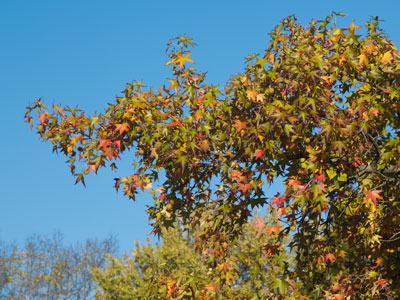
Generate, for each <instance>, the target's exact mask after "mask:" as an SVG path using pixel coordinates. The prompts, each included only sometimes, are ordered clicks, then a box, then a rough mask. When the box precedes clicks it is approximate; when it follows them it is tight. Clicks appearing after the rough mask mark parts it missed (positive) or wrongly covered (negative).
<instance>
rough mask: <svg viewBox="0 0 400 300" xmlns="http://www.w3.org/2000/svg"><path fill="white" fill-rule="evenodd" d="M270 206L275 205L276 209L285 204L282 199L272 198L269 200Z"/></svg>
mask: <svg viewBox="0 0 400 300" xmlns="http://www.w3.org/2000/svg"><path fill="white" fill-rule="evenodd" d="M271 200H272V204H275V205H276V206H277V207H280V206H281V204H282V203H286V201H285V198H284V197H274V198H271Z"/></svg>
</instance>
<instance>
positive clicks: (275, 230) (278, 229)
mask: <svg viewBox="0 0 400 300" xmlns="http://www.w3.org/2000/svg"><path fill="white" fill-rule="evenodd" d="M281 230H282V226H281V225H276V226H272V227H270V228H268V229H267V231H268V236H270V235H271V234H272V233H278V234H279V233H280V232H281Z"/></svg>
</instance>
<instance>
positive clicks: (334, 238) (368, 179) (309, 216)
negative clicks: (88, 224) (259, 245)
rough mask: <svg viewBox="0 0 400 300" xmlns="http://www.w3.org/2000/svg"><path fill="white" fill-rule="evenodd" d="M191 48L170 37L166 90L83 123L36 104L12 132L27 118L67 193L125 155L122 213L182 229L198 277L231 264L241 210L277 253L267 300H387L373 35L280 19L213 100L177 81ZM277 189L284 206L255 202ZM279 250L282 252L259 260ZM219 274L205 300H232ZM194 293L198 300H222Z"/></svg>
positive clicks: (193, 81)
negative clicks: (259, 212)
mask: <svg viewBox="0 0 400 300" xmlns="http://www.w3.org/2000/svg"><path fill="white" fill-rule="evenodd" d="M361 32H365V34H364V35H362V34H361ZM191 46H194V43H193V42H192V40H191V39H189V38H188V37H186V36H182V37H179V38H177V39H173V40H171V41H170V42H169V43H168V48H167V55H168V57H169V60H168V62H167V65H168V66H169V67H170V68H171V78H167V84H166V85H165V86H162V87H160V88H159V89H157V90H153V89H147V88H146V87H145V86H144V85H143V84H142V83H141V82H134V83H131V84H127V86H126V89H125V91H124V92H123V95H121V96H119V97H117V99H116V102H115V103H114V104H110V105H109V106H108V107H107V109H106V110H105V112H104V113H102V114H95V115H93V116H88V115H86V114H85V113H84V112H82V111H80V110H78V109H77V108H68V107H62V106H58V105H54V106H53V108H52V110H47V109H46V107H45V106H44V104H43V101H42V100H40V99H39V100H36V101H35V102H34V103H33V104H32V105H31V106H30V107H28V108H27V113H26V120H27V122H28V123H30V124H31V125H32V122H33V117H32V112H35V113H37V114H38V121H37V122H36V123H37V125H36V128H37V131H38V133H39V134H40V136H41V138H42V139H43V140H48V141H50V142H51V143H52V144H53V150H55V151H58V152H61V153H63V154H64V155H66V156H67V157H68V164H69V167H70V169H71V171H72V173H73V174H74V176H75V177H76V182H82V183H84V178H85V176H86V175H87V174H88V173H89V172H94V173H97V172H98V170H99V169H100V168H101V167H111V168H112V169H114V168H116V162H117V161H118V159H119V158H120V154H121V153H123V152H124V151H127V150H130V149H132V150H133V151H134V152H135V153H136V159H135V161H134V166H135V169H134V170H133V171H132V174H130V175H129V176H126V177H121V178H117V179H116V180H115V187H116V188H117V189H118V188H121V189H122V190H123V193H124V194H125V195H126V196H128V197H130V198H132V199H134V198H135V194H136V193H138V192H141V191H144V190H150V193H151V194H152V195H153V196H154V203H153V205H152V206H151V207H149V208H148V210H147V212H148V214H149V217H150V219H151V221H152V225H153V228H154V229H153V232H154V233H156V234H159V233H161V230H162V228H164V227H168V226H171V225H173V224H174V222H176V221H177V220H181V221H182V222H183V224H186V225H187V226H189V227H193V228H194V227H196V226H198V227H199V234H198V237H197V244H196V247H197V248H198V249H199V251H204V249H212V250H214V252H215V253H219V255H215V256H214V262H210V267H211V268H216V267H217V266H219V265H221V264H223V263H224V262H225V259H226V258H227V257H229V252H230V251H233V249H235V244H236V240H237V237H239V236H240V234H241V232H242V228H243V226H244V224H246V223H247V222H248V221H249V218H250V216H251V215H252V210H253V209H254V208H256V207H264V208H268V209H269V210H271V212H272V213H274V214H276V215H277V216H278V217H279V219H280V221H279V224H275V225H274V226H265V225H264V224H262V223H259V227H260V234H267V235H269V236H273V237H274V238H275V240H274V243H272V244H270V245H264V249H265V255H271V257H274V255H275V256H279V255H281V254H282V251H289V250H290V249H292V253H293V255H294V257H295V262H296V263H295V266H294V267H289V265H288V264H285V262H284V261H283V262H282V264H281V268H282V270H283V272H282V273H281V275H280V277H279V278H276V279H277V280H276V281H275V282H276V286H275V287H274V289H273V291H274V295H272V296H271V299H272V298H273V297H275V298H276V297H277V298H278V299H367V298H368V299H398V297H400V295H399V294H400V256H399V253H400V252H399V250H400V229H399V228H400V214H399V213H400V206H399V198H400V184H399V174H400V155H399V154H400V137H399V130H400V115H399V113H400V106H399V105H400V104H399V103H400V102H399V101H400V64H399V61H400V55H399V52H398V50H397V49H396V47H395V46H394V44H393V43H392V42H391V41H390V40H389V39H388V38H387V37H386V35H385V34H384V32H383V31H382V30H381V29H380V27H379V20H378V19H371V20H370V21H369V22H368V23H367V24H366V25H365V27H363V28H361V27H360V26H356V25H355V23H354V22H353V23H351V24H350V25H349V26H348V27H346V28H338V27H337V26H336V24H335V23H334V22H333V21H332V16H328V17H327V18H326V19H324V20H322V21H314V20H313V21H311V22H310V24H309V25H307V26H303V25H302V24H301V23H299V22H297V20H296V19H295V17H288V18H285V19H284V20H283V21H282V22H281V23H280V24H279V25H278V26H277V27H276V28H275V29H274V30H273V31H272V32H271V34H270V42H269V44H268V45H267V49H266V51H265V53H264V54H263V55H261V56H258V55H251V56H249V57H247V58H246V62H247V66H246V69H245V71H244V72H243V73H241V74H238V75H236V76H233V77H232V78H230V79H229V80H228V81H227V83H226V85H225V86H224V87H220V86H215V85H209V84H206V82H205V76H206V74H205V73H202V72H199V71H196V70H195V69H194V68H193V66H194V64H193V63H194V62H193V60H192V59H193V57H194V55H192V56H191V52H190V50H189V48H190V47H191ZM189 57H190V58H189ZM160 174H162V175H160ZM279 177H281V178H283V179H284V185H285V188H284V191H282V193H281V194H279V195H274V196H273V197H270V196H269V195H268V186H269V184H273V183H274V181H276V179H277V178H279ZM288 236H289V237H290V238H291V242H290V244H289V245H288V249H287V250H282V249H281V248H277V247H275V245H276V243H279V242H280V241H282V240H283V239H287V238H288ZM225 270H226V269H225V268H222V269H221V271H220V274H221V276H220V277H219V279H218V280H219V281H217V279H216V278H214V279H213V281H212V282H209V284H210V285H209V286H208V287H209V288H210V289H211V286H213V284H214V285H215V284H218V285H226V286H232V287H234V286H235V282H234V280H226V278H225V279H224V277H223V276H224V273H225ZM165 280H166V281H165V282H169V284H170V285H169V290H168V291H170V292H169V294H168V293H167V294H166V296H165V297H166V298H171V299H191V298H190V297H189V296H187V297H186V296H182V295H186V294H184V292H183V291H185V290H186V289H190V288H191V287H190V285H189V284H187V283H185V282H182V281H181V282H179V284H180V286H179V289H177V286H175V285H173V284H172V283H173V282H174V281H173V280H176V279H174V278H168V276H167V277H166V279H165ZM177 282H178V281H177ZM174 289H175V290H174ZM199 289H203V290H202V291H203V292H204V289H205V287H199ZM172 290H174V292H172ZM180 291H182V292H180ZM203 292H199V293H200V294H201V295H203V296H202V297H201V298H198V299H227V298H228V296H224V295H222V294H218V293H203ZM179 293H181V294H179ZM184 297H186V298H184ZM259 297H260V296H259V295H258V294H257V291H256V290H254V291H253V294H252V295H251V297H250V296H249V295H246V296H245V297H244V296H243V297H242V296H240V295H236V296H235V295H233V294H230V295H229V299H261V298H259Z"/></svg>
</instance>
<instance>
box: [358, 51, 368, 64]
mask: <svg viewBox="0 0 400 300" xmlns="http://www.w3.org/2000/svg"><path fill="white" fill-rule="evenodd" d="M357 57H358V59H359V60H358V65H359V66H360V67H361V66H363V65H364V64H365V63H366V62H367V56H366V55H365V54H364V53H361V54H360V55H359V56H357Z"/></svg>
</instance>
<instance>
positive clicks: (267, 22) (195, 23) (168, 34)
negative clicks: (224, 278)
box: [0, 0, 400, 250]
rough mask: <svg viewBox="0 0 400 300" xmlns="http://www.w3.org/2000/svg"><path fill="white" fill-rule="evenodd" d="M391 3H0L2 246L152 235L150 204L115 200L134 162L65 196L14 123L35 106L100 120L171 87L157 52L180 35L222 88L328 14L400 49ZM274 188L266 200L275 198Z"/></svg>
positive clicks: (31, 137) (395, 7)
mask: <svg viewBox="0 0 400 300" xmlns="http://www.w3.org/2000/svg"><path fill="white" fill-rule="evenodd" d="M398 3H400V2H398V1H394V0H393V1H330V2H328V1H271V0H264V1H261V0H258V1H255V0H247V1H234V0H230V1H225V0H222V1H218V0H214V1H187V0H186V1H161V0H159V1H154V0H153V1H152V0H149V1H135V0H130V1H127V0H123V1H122V0H115V1H103V0H96V1H94V0H83V1H82V0H81V1H76V0H69V1H60V0H51V1H50V0H49V1H45V0H38V1H28V0H1V1H0V39H1V47H0V101H1V105H2V107H1V110H2V115H1V118H0V128H1V129H0V130H1V141H0V157H1V159H2V161H1V172H0V239H2V240H8V241H17V242H19V243H20V242H21V241H23V240H24V239H25V238H26V237H27V236H28V235H31V234H33V233H39V234H44V235H50V234H52V233H53V232H54V231H56V230H59V231H61V232H63V233H64V236H65V240H66V241H67V242H75V241H83V240H85V239H86V238H88V237H97V238H104V237H105V236H107V235H108V234H115V235H116V236H117V238H118V240H119V243H120V248H121V250H129V249H131V248H132V246H133V240H135V239H136V240H140V241H144V240H145V237H146V235H148V234H149V233H150V231H151V228H150V226H148V218H147V215H146V213H145V204H146V203H149V201H151V197H150V196H149V195H146V194H143V195H140V196H139V197H138V199H137V201H136V202H132V201H130V200H128V199H127V198H124V197H123V196H122V195H121V193H118V194H117V193H116V192H115V190H114V189H113V187H112V186H113V183H114V182H113V178H114V177H116V176H117V175H126V174H129V170H130V163H131V161H132V157H130V156H132V155H129V154H128V155H126V156H125V157H124V159H123V160H122V161H121V162H120V163H119V173H117V174H115V173H113V172H111V171H105V170H101V171H100V172H99V176H90V177H89V178H87V179H86V186H87V188H86V189H85V188H84V187H83V186H81V185H74V178H73V177H72V176H71V175H70V173H69V170H68V167H67V166H66V164H65V163H64V162H65V160H66V159H65V157H63V156H61V155H57V154H55V153H52V151H51V145H50V144H48V143H43V142H41V141H39V140H38V136H37V135H36V134H34V131H30V130H29V126H27V124H25V123H24V122H23V121H24V120H23V115H24V113H25V107H26V106H27V105H29V104H30V103H32V101H33V100H34V99H36V98H40V97H41V98H43V99H45V100H46V102H47V103H48V104H52V103H61V104H64V105H69V106H75V105H78V106H79V108H80V109H83V110H85V111H88V112H90V113H93V112H101V111H103V109H104V107H105V106H106V104H107V103H109V102H112V101H114V98H115V96H116V95H118V94H119V93H120V91H122V90H123V89H124V86H125V83H126V82H131V81H133V80H143V82H144V83H145V84H147V85H149V86H152V87H155V88H158V87H159V86H160V85H162V84H163V83H165V78H166V77H169V76H168V68H166V67H165V66H164V65H165V62H166V58H167V57H166V56H165V52H164V50H165V44H166V43H167V41H168V40H169V39H170V38H172V37H176V36H178V35H181V34H186V35H188V36H191V37H192V38H194V40H195V42H196V43H197V44H198V47H197V48H196V49H195V50H194V51H193V53H192V55H191V58H192V59H194V60H195V62H196V65H195V66H196V67H197V68H198V69H199V70H201V71H208V79H207V82H209V83H215V84H223V83H224V82H225V80H226V79H227V78H229V77H230V76H231V75H233V74H235V73H238V72H241V71H242V70H243V67H244V64H243V62H244V57H245V56H247V55H248V54H251V53H262V52H263V49H264V48H265V47H266V45H267V42H268V35H267V34H268V33H269V32H270V31H271V30H272V29H273V28H274V26H275V25H276V24H277V23H278V22H279V21H280V20H281V19H282V18H283V17H285V16H287V15H290V14H295V15H296V16H297V17H298V18H299V20H301V21H302V22H304V23H307V22H308V21H310V20H311V19H312V18H316V19H322V18H324V17H325V16H327V15H328V14H330V13H331V12H332V11H337V12H343V13H346V14H347V15H348V16H347V17H345V18H343V19H342V20H340V23H341V24H342V25H348V24H350V22H351V21H352V20H353V19H355V20H356V24H358V25H360V24H364V23H365V22H366V21H367V20H368V19H369V17H370V16H379V17H380V18H381V19H384V20H385V21H384V22H383V23H382V27H383V28H384V29H385V31H386V32H387V34H388V35H389V37H390V38H391V39H392V40H393V41H394V42H395V44H396V45H399V44H400V31H399V28H400V18H399V17H398V11H399V9H400V4H398ZM274 191H276V188H274V189H273V192H274Z"/></svg>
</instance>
